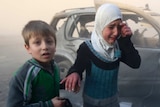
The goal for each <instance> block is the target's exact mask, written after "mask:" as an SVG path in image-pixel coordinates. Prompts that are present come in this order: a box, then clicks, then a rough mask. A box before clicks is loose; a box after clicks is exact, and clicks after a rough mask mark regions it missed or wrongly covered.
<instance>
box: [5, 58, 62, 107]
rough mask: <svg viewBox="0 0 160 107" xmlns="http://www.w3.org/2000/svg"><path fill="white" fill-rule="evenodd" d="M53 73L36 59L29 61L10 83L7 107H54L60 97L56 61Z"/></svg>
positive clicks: (53, 63) (53, 64)
mask: <svg viewBox="0 0 160 107" xmlns="http://www.w3.org/2000/svg"><path fill="white" fill-rule="evenodd" d="M51 63H52V69H53V70H52V71H53V72H52V73H51V72H49V71H47V70H46V69H45V68H43V67H42V66H41V65H39V64H38V63H37V62H36V61H35V60H34V59H31V60H28V61H27V62H26V63H25V64H24V65H23V66H22V67H21V68H20V69H19V70H18V71H17V73H16V74H15V76H14V77H13V78H12V80H11V81H10V89H9V94H8V100H7V107H53V104H52V102H51V99H52V98H54V97H56V96H59V87H60V86H59V82H60V76H59V70H58V68H57V66H56V64H55V62H54V61H52V62H51Z"/></svg>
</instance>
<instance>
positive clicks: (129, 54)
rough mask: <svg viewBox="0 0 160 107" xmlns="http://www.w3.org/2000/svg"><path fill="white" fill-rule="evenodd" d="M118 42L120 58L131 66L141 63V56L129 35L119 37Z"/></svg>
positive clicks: (137, 65) (135, 66) (138, 65)
mask: <svg viewBox="0 0 160 107" xmlns="http://www.w3.org/2000/svg"><path fill="white" fill-rule="evenodd" d="M118 43H119V47H120V50H121V52H122V56H121V59H120V60H121V61H122V62H124V63H125V64H127V65H128V66H130V67H132V68H139V67H140V64H141V57H140V55H139V53H138V51H137V50H136V49H135V47H134V46H133V43H132V42H131V40H130V37H125V38H123V37H121V38H120V39H119V40H118Z"/></svg>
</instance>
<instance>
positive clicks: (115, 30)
mask: <svg viewBox="0 0 160 107" xmlns="http://www.w3.org/2000/svg"><path fill="white" fill-rule="evenodd" d="M113 34H114V35H115V36H118V34H119V28H118V27H115V28H114V30H113Z"/></svg>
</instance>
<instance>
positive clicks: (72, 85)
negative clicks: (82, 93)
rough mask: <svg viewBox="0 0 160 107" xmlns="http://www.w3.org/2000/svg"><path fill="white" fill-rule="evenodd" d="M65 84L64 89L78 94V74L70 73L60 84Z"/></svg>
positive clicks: (79, 81)
mask: <svg viewBox="0 0 160 107" xmlns="http://www.w3.org/2000/svg"><path fill="white" fill-rule="evenodd" d="M64 82H65V89H66V90H68V91H73V92H75V93H77V92H79V90H80V83H81V80H80V76H79V74H78V73H76V72H75V73H71V74H70V75H68V76H67V77H66V78H64V79H63V80H62V81H61V82H60V83H61V84H62V83H64Z"/></svg>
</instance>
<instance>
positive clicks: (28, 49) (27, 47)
mask: <svg viewBox="0 0 160 107" xmlns="http://www.w3.org/2000/svg"><path fill="white" fill-rule="evenodd" d="M24 47H25V48H26V50H27V52H28V53H29V54H31V52H30V48H29V46H28V45H27V44H24Z"/></svg>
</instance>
